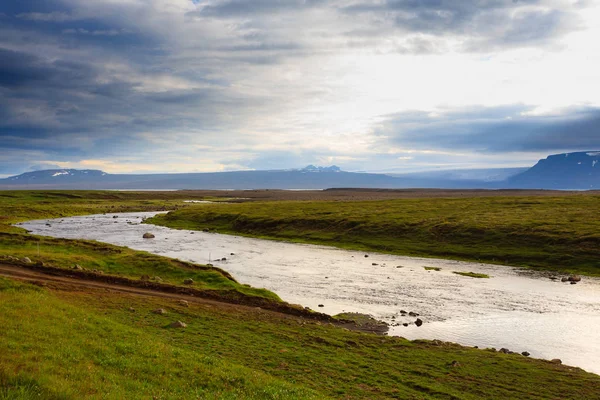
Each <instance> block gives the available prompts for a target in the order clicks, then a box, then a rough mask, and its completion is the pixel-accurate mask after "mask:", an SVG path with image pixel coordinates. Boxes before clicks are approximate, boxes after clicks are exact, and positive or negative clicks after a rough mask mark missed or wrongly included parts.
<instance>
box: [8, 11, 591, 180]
mask: <svg viewBox="0 0 600 400" xmlns="http://www.w3.org/2000/svg"><path fill="white" fill-rule="evenodd" d="M38 3H39V4H38ZM0 16H1V24H0V117H1V118H0V139H1V142H0V149H1V153H0V174H3V175H6V174H9V173H19V172H22V171H24V170H26V169H28V168H29V167H30V166H31V165H60V166H64V167H82V168H83V167H86V168H91V167H94V168H99V169H104V170H106V171H107V172H129V171H138V172H140V171H141V172H167V171H168V172H175V171H221V170H231V169H266V168H290V167H298V166H302V165H304V164H309V163H310V164H328V163H332V164H333V163H335V164H338V165H340V166H342V168H344V169H347V170H367V171H376V170H377V171H379V170H382V171H383V170H389V171H392V170H395V169H398V170H411V169H413V170H419V169H427V168H430V167H439V166H449V167H465V166H481V167H486V166H491V165H493V166H503V165H508V166H513V165H516V164H518V163H522V164H521V165H528V164H532V163H533V162H534V161H535V160H536V159H537V158H539V157H540V156H545V155H546V154H547V153H551V152H562V151H572V150H597V149H598V148H600V139H599V138H600V118H599V115H600V111H599V110H600V90H595V85H597V82H600V72H599V71H600V48H599V47H600V42H598V40H597V37H600V6H599V5H598V4H597V3H595V2H590V1H572V0H519V1H513V0H497V1H491V2H490V1H483V0H468V1H460V2H458V1H437V2H415V1H408V0H398V1H391V0H389V1H380V0H377V1H370V0H302V1H300V0H298V1H296V0H290V1H278V0H207V1H203V2H194V1H189V0H143V1H142V0H127V1H123V0H119V1H116V0H98V1H93V2H90V1H84V0H49V1H44V2H37V3H36V2H4V3H3V4H1V5H0ZM44 160H46V161H44ZM47 160H52V161H47ZM88 164H89V165H88Z"/></svg>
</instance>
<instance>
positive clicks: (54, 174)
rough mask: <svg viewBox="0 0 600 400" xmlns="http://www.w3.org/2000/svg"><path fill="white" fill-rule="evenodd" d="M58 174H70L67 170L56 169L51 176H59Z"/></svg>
mask: <svg viewBox="0 0 600 400" xmlns="http://www.w3.org/2000/svg"><path fill="white" fill-rule="evenodd" d="M60 175H71V174H70V173H69V171H58V172H55V173H53V174H52V176H60Z"/></svg>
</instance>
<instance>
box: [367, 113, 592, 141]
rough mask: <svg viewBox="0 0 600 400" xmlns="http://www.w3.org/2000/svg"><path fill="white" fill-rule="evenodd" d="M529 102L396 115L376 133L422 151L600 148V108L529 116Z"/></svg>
mask: <svg viewBox="0 0 600 400" xmlns="http://www.w3.org/2000/svg"><path fill="white" fill-rule="evenodd" d="M528 111H531V109H530V108H528V107H525V106H519V105H516V106H511V107H498V108H487V109H485V108H472V109H462V110H447V111H446V112H445V113H443V114H441V115H431V114H430V113H426V112H412V113H400V114H396V115H393V116H390V117H389V119H388V120H387V121H386V122H384V123H383V124H382V125H381V126H380V127H379V128H377V129H376V130H375V134H376V135H378V136H380V137H385V138H386V139H385V140H389V141H391V142H392V143H393V144H394V145H395V146H400V147H403V148H415V149H422V150H433V149H438V150H447V151H476V152H490V153H499V152H542V151H548V152H551V151H566V150H589V149H600V109H597V108H584V109H571V110H568V111H566V112H565V113H563V114H561V115H553V116H527V115H522V113H526V112H528Z"/></svg>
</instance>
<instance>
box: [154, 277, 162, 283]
mask: <svg viewBox="0 0 600 400" xmlns="http://www.w3.org/2000/svg"><path fill="white" fill-rule="evenodd" d="M152 280H153V281H155V282H162V281H163V280H162V278H161V277H160V276H153V277H152Z"/></svg>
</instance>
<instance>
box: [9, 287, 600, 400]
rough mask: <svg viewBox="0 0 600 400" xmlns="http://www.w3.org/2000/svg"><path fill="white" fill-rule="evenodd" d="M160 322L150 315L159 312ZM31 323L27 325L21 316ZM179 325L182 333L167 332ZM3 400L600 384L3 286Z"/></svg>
mask: <svg viewBox="0 0 600 400" xmlns="http://www.w3.org/2000/svg"><path fill="white" fill-rule="evenodd" d="M159 307H160V308H163V309H165V310H166V313H165V314H164V315H160V314H156V313H153V312H152V310H155V309H157V308H159ZM24 315H26V316H27V318H23V316H24ZM173 321H183V322H185V323H186V324H187V327H186V328H181V329H177V328H171V327H169V325H170V324H171V323H172V322H173ZM0 324H2V327H3V329H2V330H0V399H11V400H12V399H19V398H27V399H29V398H34V397H35V398H60V399H70V398H73V399H75V398H77V399H79V398H111V399H121V398H127V399H138V398H139V399H147V398H157V399H178V398H202V399H240V398H243V399H311V398H313V399H327V398H340V399H384V398H389V399H392V398H397V399H482V398H490V399H492V398H493V399H500V398H501V399H528V398H532V399H554V398H561V399H586V398H597V397H598V394H599V393H600V377H598V376H597V375H593V374H589V373H585V372H583V371H581V370H580V369H577V368H571V367H567V366H563V365H559V364H554V363H551V362H548V361H541V360H535V359H530V358H526V357H524V356H521V355H518V354H502V353H500V352H495V351H491V350H478V349H473V348H467V347H462V346H459V345H455V344H451V343H443V342H438V341H413V342H411V341H407V340H405V339H402V338H398V337H382V336H376V335H372V334H361V333H357V332H352V331H346V330H343V329H340V328H335V327H332V326H330V325H328V324H319V323H316V322H310V321H305V320H300V319H296V318H292V317H289V316H285V315H282V314H277V313H271V312H268V311H264V310H260V309H256V308H246V307H239V306H232V305H222V306H219V305H217V304H204V303H201V302H192V301H190V303H189V305H187V306H186V305H182V304H180V302H178V301H175V300H170V299H160V298H153V297H145V296H144V297H136V296H133V295H128V294H120V293H107V292H106V291H94V290H86V291H77V290H72V289H71V290H64V289H62V290H53V289H48V288H38V287H34V286H31V285H27V284H20V283H15V282H14V281H11V280H6V279H2V278H0Z"/></svg>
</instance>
